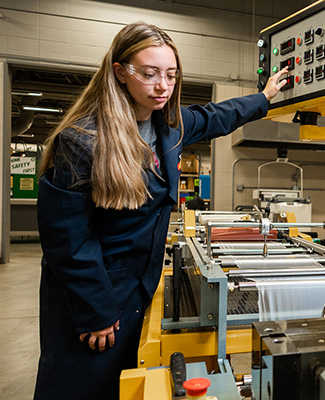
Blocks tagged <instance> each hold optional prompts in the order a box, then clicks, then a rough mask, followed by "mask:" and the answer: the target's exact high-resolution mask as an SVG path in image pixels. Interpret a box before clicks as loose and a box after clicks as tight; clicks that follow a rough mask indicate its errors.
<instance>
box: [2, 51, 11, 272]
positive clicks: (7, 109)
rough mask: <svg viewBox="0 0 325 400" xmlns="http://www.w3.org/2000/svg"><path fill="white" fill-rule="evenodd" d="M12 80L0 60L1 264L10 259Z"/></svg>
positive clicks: (6, 64) (5, 66)
mask: <svg viewBox="0 0 325 400" xmlns="http://www.w3.org/2000/svg"><path fill="white" fill-rule="evenodd" d="M10 143H11V80H10V75H9V66H8V63H7V62H6V61H4V60H1V59H0V264H5V263H7V262H9V257H10Z"/></svg>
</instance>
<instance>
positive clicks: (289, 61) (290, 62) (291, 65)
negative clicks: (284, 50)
mask: <svg viewBox="0 0 325 400" xmlns="http://www.w3.org/2000/svg"><path fill="white" fill-rule="evenodd" d="M284 67H289V68H288V70H289V71H290V70H291V69H294V67H295V58H294V57H290V58H288V59H287V60H284V61H281V62H280V69H282V68H284Z"/></svg>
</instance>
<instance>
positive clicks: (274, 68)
mask: <svg viewBox="0 0 325 400" xmlns="http://www.w3.org/2000/svg"><path fill="white" fill-rule="evenodd" d="M278 70H279V68H278V67H277V66H276V65H274V67H273V68H272V72H274V73H277V72H278Z"/></svg>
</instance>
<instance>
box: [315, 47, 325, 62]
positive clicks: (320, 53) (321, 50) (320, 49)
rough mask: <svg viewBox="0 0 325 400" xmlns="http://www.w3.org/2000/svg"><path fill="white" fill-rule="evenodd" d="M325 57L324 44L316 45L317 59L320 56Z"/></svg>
mask: <svg viewBox="0 0 325 400" xmlns="http://www.w3.org/2000/svg"><path fill="white" fill-rule="evenodd" d="M324 57H325V51H324V45H323V44H321V45H320V46H317V47H316V58H317V59H318V60H319V59H320V58H324Z"/></svg>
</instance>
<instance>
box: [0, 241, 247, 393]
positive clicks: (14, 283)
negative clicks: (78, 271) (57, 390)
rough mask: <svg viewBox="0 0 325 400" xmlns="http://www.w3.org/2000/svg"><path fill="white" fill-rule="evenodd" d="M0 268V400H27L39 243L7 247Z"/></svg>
mask: <svg viewBox="0 0 325 400" xmlns="http://www.w3.org/2000/svg"><path fill="white" fill-rule="evenodd" d="M10 252H11V253H10V262H9V263H8V264H4V265H0V320H1V321H0V360H1V362H0V399H6V400H31V399H32V398H33V393H34V385H35V378H36V372H37V364H38V357H39V333H38V314H39V312H38V294H39V280H40V272H41V267H40V260H41V255H42V252H41V247H40V244H39V243H17V244H11V248H10ZM232 365H233V367H234V373H236V374H243V373H249V372H250V355H249V354H242V355H241V354H238V355H234V356H233V357H232Z"/></svg>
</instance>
